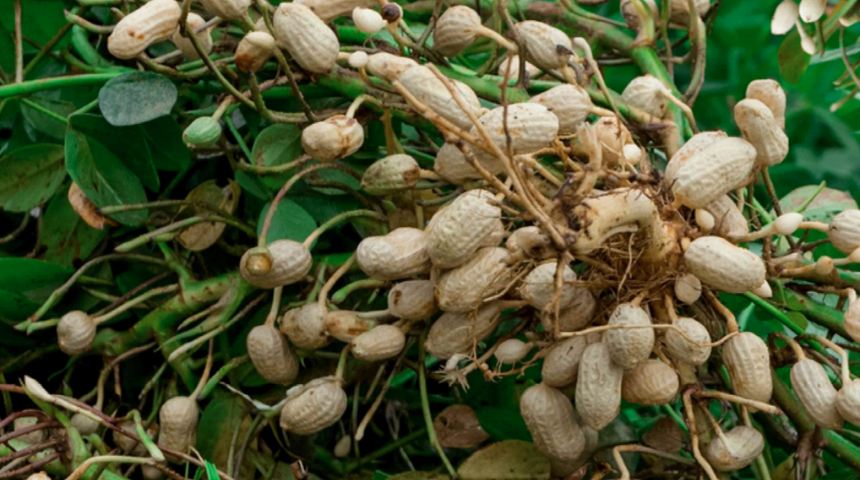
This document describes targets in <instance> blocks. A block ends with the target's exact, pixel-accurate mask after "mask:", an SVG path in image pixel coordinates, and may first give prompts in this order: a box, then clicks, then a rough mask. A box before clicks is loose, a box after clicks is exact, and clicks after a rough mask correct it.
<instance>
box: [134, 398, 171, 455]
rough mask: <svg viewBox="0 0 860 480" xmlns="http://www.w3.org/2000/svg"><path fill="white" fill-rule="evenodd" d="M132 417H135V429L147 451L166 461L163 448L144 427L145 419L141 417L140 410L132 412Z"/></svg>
mask: <svg viewBox="0 0 860 480" xmlns="http://www.w3.org/2000/svg"><path fill="white" fill-rule="evenodd" d="M132 418H134V431H135V433H137V436H138V437H140V443H142V444H143V446H144V448H146V451H147V452H149V455H150V456H151V457H152V458H154V459H155V460H157V461H159V462H163V461H164V453H162V452H161V449H160V448H158V446H157V445H156V444H155V442H153V441H152V439H151V438H149V434H148V433H146V428H144V427H143V421H142V420H141V418H140V412H138V411H137V410H134V411H133V412H132Z"/></svg>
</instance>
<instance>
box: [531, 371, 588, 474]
mask: <svg viewBox="0 0 860 480" xmlns="http://www.w3.org/2000/svg"><path fill="white" fill-rule="evenodd" d="M520 414H521V415H522V416H523V420H525V422H526V427H528V429H529V432H531V434H532V438H533V439H534V443H535V446H536V447H537V448H538V450H540V451H541V452H543V453H544V454H546V455H547V456H548V457H551V458H554V459H557V460H562V461H575V460H577V459H578V458H579V456H580V455H581V454H582V452H583V451H584V450H585V448H586V439H585V434H584V432H583V431H582V428H580V426H579V424H578V423H577V422H576V420H575V418H574V415H573V406H571V404H570V400H568V398H567V397H566V396H565V395H564V394H563V393H561V392H559V391H558V390H556V389H554V388H552V387H550V386H549V385H545V384H543V383H539V384H537V385H534V386H531V387H529V388H528V389H527V390H526V391H525V392H523V394H522V396H521V397H520Z"/></svg>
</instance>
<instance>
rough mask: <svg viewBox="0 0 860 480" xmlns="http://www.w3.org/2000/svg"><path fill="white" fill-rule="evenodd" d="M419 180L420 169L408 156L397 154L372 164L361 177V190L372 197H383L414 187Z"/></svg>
mask: <svg viewBox="0 0 860 480" xmlns="http://www.w3.org/2000/svg"><path fill="white" fill-rule="evenodd" d="M420 178H421V167H419V166H418V162H416V161H415V159H414V158H412V157H411V156H409V155H406V154H402V153H397V154H394V155H389V156H387V157H383V158H381V159H379V160H377V161H375V162H373V163H372V164H371V165H370V166H369V167H367V170H365V171H364V175H362V177H361V189H362V190H364V191H365V192H367V193H368V194H370V195H373V196H384V195H389V194H392V193H396V192H399V191H402V190H409V189H410V188H412V187H414V186H415V185H416V184H417V183H418V180H419V179H420Z"/></svg>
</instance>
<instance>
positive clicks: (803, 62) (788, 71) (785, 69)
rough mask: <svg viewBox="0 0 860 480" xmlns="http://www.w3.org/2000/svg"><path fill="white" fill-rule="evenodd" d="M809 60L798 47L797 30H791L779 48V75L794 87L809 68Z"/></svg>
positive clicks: (798, 36) (809, 57) (807, 55)
mask: <svg viewBox="0 0 860 480" xmlns="http://www.w3.org/2000/svg"><path fill="white" fill-rule="evenodd" d="M811 58H812V57H811V56H810V55H809V54H808V53H806V52H804V51H803V48H801V46H800V34H799V33H797V29H795V30H792V31H791V33H789V34H788V35H787V36H786V37H785V40H783V41H782V45H780V47H779V54H778V55H777V60H778V61H779V73H780V74H782V77H783V78H785V80H786V81H787V82H788V83H790V84H792V85H796V84H797V82H799V81H800V77H802V76H803V74H804V72H806V69H807V67H809V61H810V60H811Z"/></svg>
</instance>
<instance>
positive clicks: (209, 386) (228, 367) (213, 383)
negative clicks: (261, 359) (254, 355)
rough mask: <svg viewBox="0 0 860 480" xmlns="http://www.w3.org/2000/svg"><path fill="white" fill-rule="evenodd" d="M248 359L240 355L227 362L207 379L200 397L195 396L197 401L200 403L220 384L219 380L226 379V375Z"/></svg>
mask: <svg viewBox="0 0 860 480" xmlns="http://www.w3.org/2000/svg"><path fill="white" fill-rule="evenodd" d="M248 359H249V357H248V355H242V356H241V357H236V358H234V359H232V360H230V361H229V362H227V363H226V364H225V365H224V366H223V367H221V368H220V369H219V370H218V371H217V372H215V375H212V377H211V378H210V379H209V381H208V382H207V383H206V386H205V387H203V390H201V391H200V395H197V401H200V402H202V401H203V400H205V399H206V397H208V396H209V394H210V393H212V392H213V391H214V390H215V387H217V386H218V384H219V383H221V379H222V378H224V377H226V376H227V374H229V373H230V372H232V371H233V370H234V369H235V368H236V367H239V366H241V365H242V364H243V363H245V362H247V361H248Z"/></svg>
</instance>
